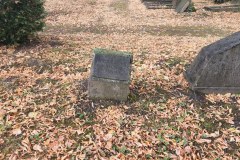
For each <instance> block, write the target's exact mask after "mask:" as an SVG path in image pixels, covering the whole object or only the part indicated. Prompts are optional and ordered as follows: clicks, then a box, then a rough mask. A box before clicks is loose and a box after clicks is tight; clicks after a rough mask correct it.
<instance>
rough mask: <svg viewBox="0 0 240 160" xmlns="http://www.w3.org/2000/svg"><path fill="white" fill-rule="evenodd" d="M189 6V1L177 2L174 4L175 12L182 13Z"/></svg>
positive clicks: (179, 0) (180, 0) (181, 0)
mask: <svg viewBox="0 0 240 160" xmlns="http://www.w3.org/2000/svg"><path fill="white" fill-rule="evenodd" d="M190 4H191V0H178V1H177V3H176V8H175V11H176V12H177V13H182V12H184V11H185V10H186V9H187V8H188V6H189V5H190Z"/></svg>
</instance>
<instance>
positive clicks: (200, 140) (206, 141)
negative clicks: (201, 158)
mask: <svg viewBox="0 0 240 160" xmlns="http://www.w3.org/2000/svg"><path fill="white" fill-rule="evenodd" d="M196 142H197V143H200V144H201V143H211V142H212V141H211V140H210V139H198V140H196Z"/></svg>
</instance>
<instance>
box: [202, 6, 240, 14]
mask: <svg viewBox="0 0 240 160" xmlns="http://www.w3.org/2000/svg"><path fill="white" fill-rule="evenodd" d="M204 9H205V10H207V11H211V12H240V5H227V6H208V7H204Z"/></svg>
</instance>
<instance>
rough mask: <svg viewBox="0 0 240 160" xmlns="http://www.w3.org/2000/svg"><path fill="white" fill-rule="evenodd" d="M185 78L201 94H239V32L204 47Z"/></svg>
mask: <svg viewBox="0 0 240 160" xmlns="http://www.w3.org/2000/svg"><path fill="white" fill-rule="evenodd" d="M185 78H186V79H187V80H188V82H189V83H190V85H191V88H192V89H193V90H196V91H199V92H203V93H240V32H237V33H234V34H232V35H230V36H228V37H226V38H224V39H221V40H219V41H217V42H215V43H212V44H210V45H208V46H206V47H204V48H203V49H202V50H201V51H200V53H199V54H198V56H197V57H196V59H195V60H194V61H193V63H192V64H191V66H190V68H189V69H187V71H186V72H185Z"/></svg>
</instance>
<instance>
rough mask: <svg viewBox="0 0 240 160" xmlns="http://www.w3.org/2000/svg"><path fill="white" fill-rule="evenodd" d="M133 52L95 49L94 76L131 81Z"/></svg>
mask: <svg viewBox="0 0 240 160" xmlns="http://www.w3.org/2000/svg"><path fill="white" fill-rule="evenodd" d="M131 62H132V54H130V53H128V52H120V51H110V50H106V49H95V50H94V58H93V63H92V65H93V67H92V76H94V77H98V78H105V79H112V80H119V81H129V80H130V70H131Z"/></svg>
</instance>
